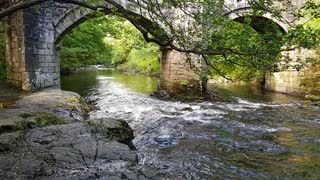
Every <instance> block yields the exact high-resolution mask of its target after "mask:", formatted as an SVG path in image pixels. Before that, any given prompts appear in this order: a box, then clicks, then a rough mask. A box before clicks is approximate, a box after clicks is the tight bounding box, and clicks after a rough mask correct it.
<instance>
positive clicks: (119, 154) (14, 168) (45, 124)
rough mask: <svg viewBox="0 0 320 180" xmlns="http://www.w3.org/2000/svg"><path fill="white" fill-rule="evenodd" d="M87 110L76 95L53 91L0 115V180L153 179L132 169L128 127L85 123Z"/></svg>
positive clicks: (133, 160) (148, 173) (134, 154)
mask: <svg viewBox="0 0 320 180" xmlns="http://www.w3.org/2000/svg"><path fill="white" fill-rule="evenodd" d="M89 110H90V109H89V107H88V105H87V104H86V103H85V102H84V101H83V100H82V98H81V97H80V96H79V95H78V94H76V93H73V92H68V91H62V90H57V89H49V90H45V91H42V92H37V93H33V94H31V95H28V96H26V97H24V98H22V99H21V100H18V101H17V102H16V104H15V105H13V106H10V107H9V108H7V109H0V162H1V163H0V179H123V178H124V179H150V178H153V179H154V178H157V176H156V173H154V172H153V171H151V170H150V171H148V170H145V169H144V170H143V172H142V171H139V170H138V169H137V168H131V167H134V166H135V165H136V164H137V163H138V159H137V152H136V150H135V147H134V146H133V144H132V140H133V138H134V136H133V130H132V129H131V128H130V127H129V125H128V124H127V123H126V122H125V121H123V120H117V119H110V118H103V119H91V120H86V115H87V113H88V111H89ZM120 169H121V170H120ZM123 169H125V171H124V170H123Z"/></svg>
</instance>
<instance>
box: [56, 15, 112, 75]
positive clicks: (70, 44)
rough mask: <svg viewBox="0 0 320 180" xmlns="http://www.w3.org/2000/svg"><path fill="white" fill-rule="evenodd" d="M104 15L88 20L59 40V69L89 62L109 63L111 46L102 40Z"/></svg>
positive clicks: (104, 29)
mask: <svg viewBox="0 0 320 180" xmlns="http://www.w3.org/2000/svg"><path fill="white" fill-rule="evenodd" d="M106 23H107V22H106V21H105V18H104V17H100V18H95V19H91V20H88V21H87V22H86V23H83V24H81V25H79V26H78V27H76V28H75V29H74V30H73V31H72V32H71V33H70V34H68V35H66V36H65V37H64V38H63V39H62V41H61V42H60V56H61V71H62V72H68V71H70V70H71V69H73V68H78V67H81V66H85V65H91V64H104V65H106V66H108V65H110V64H111V61H110V59H111V53H110V52H111V49H112V47H111V46H108V45H107V44H106V43H105V42H104V37H105V34H106V32H107V28H106V27H107V24H106Z"/></svg>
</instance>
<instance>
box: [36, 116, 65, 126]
mask: <svg viewBox="0 0 320 180" xmlns="http://www.w3.org/2000/svg"><path fill="white" fill-rule="evenodd" d="M35 116H36V123H37V126H38V127H46V126H51V125H59V124H67V121H66V120H64V119H61V118H59V117H57V116H56V115H54V114H51V113H46V112H39V113H35Z"/></svg>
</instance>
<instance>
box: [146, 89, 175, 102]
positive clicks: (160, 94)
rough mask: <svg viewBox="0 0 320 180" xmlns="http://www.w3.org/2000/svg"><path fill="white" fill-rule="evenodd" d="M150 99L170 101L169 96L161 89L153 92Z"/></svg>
mask: <svg viewBox="0 0 320 180" xmlns="http://www.w3.org/2000/svg"><path fill="white" fill-rule="evenodd" d="M150 96H151V97H155V98H158V99H162V100H168V99H170V98H171V97H170V95H169V94H168V93H167V92H166V91H164V90H162V89H157V91H155V92H154V93H152V94H150Z"/></svg>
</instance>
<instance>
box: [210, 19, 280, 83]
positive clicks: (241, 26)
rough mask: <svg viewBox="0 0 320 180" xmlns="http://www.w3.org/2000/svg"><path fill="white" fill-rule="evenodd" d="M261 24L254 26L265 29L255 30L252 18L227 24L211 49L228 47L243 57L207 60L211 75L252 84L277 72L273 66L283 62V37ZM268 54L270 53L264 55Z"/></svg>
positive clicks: (230, 55)
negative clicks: (281, 54)
mask: <svg viewBox="0 0 320 180" xmlns="http://www.w3.org/2000/svg"><path fill="white" fill-rule="evenodd" d="M261 23H262V24H258V25H255V26H257V27H264V28H263V29H253V28H252V22H251V19H250V17H247V18H244V19H243V22H242V23H237V22H228V23H227V24H226V25H225V29H224V33H222V34H220V35H219V34H217V35H216V36H213V38H214V39H212V42H216V43H212V45H211V47H210V48H218V47H226V48H228V49H232V50H233V51H237V52H242V53H241V54H238V53H230V52H225V53H224V54H223V55H214V56H208V57H207V64H208V66H209V72H208V73H209V75H211V76H212V77H220V76H223V77H225V78H227V79H229V80H232V81H251V80H254V79H262V77H263V75H264V72H266V71H270V70H271V71H275V70H277V69H274V64H275V63H277V62H279V60H280V59H281V56H280V54H279V50H280V48H281V44H282V37H283V34H282V32H281V29H280V28H279V27H277V26H276V25H275V24H272V23H271V24H268V23H267V24H265V23H266V22H261ZM257 31H259V32H257ZM236 36H237V38H235V37H236ZM215 38H218V39H219V40H217V39H215ZM275 42H277V43H276V45H274V43H275ZM267 51H269V53H265V52H267Z"/></svg>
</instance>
